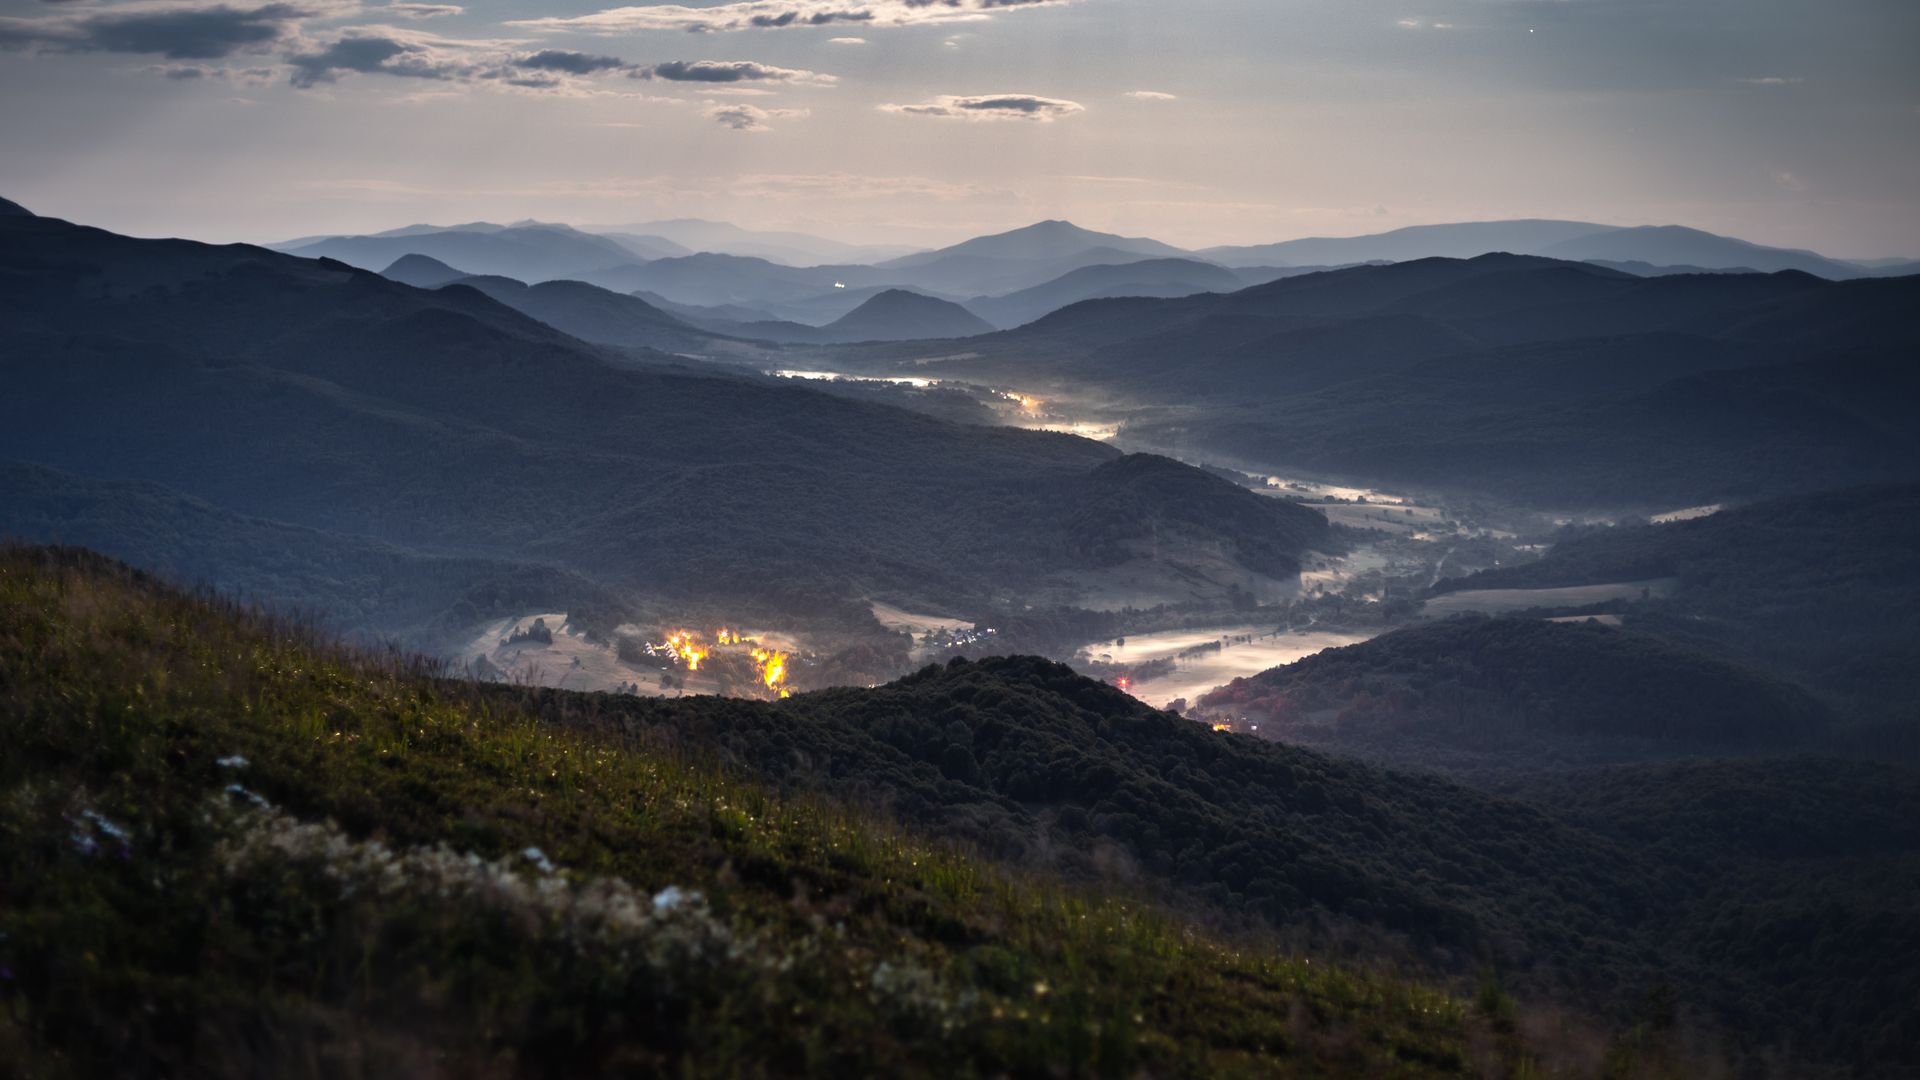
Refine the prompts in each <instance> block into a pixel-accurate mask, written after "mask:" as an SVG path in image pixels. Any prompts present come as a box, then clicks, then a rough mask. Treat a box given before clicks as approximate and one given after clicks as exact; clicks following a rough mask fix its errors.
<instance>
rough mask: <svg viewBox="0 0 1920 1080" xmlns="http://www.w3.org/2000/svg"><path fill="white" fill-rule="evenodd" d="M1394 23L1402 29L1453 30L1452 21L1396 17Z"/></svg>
mask: <svg viewBox="0 0 1920 1080" xmlns="http://www.w3.org/2000/svg"><path fill="white" fill-rule="evenodd" d="M1393 25H1395V26H1397V27H1399V28H1400V29H1402V30H1451V29H1453V24H1452V23H1450V22H1430V21H1428V20H1426V19H1395V20H1393Z"/></svg>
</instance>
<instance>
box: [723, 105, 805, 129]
mask: <svg viewBox="0 0 1920 1080" xmlns="http://www.w3.org/2000/svg"><path fill="white" fill-rule="evenodd" d="M805 115H807V110H805V109H760V108H755V107H754V106H752V105H743V104H734V105H715V106H713V107H711V108H709V109H708V110H707V119H709V120H712V121H713V122H715V123H717V124H720V125H721V126H723V127H730V128H732V129H733V130H735V131H772V130H773V128H772V127H771V126H770V125H769V124H768V123H767V121H768V120H772V119H775V118H778V117H787V116H805Z"/></svg>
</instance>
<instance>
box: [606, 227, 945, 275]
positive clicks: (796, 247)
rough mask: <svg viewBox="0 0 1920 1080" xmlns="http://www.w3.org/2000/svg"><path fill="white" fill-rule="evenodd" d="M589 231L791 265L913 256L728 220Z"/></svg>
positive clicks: (905, 250) (896, 248) (893, 247)
mask: <svg viewBox="0 0 1920 1080" xmlns="http://www.w3.org/2000/svg"><path fill="white" fill-rule="evenodd" d="M584 228H585V229H586V231H588V232H595V233H601V234H603V235H609V236H624V235H629V234H635V233H638V234H644V235H647V236H652V237H657V238H661V239H665V240H668V241H671V242H673V243H675V244H678V245H679V246H681V247H683V248H685V249H687V250H683V251H679V252H675V254H677V255H687V254H692V253H694V252H707V253H710V254H715V255H746V256H751V257H753V258H759V259H765V260H767V261H769V262H776V263H784V264H786V265H788V266H819V265H822V264H826V263H841V264H849V263H876V262H880V261H881V260H884V259H894V258H899V257H901V256H903V255H909V254H912V253H913V250H914V249H912V248H909V247H904V246H901V245H897V244H848V243H842V242H841V241H838V240H829V239H826V238H825V237H820V236H809V235H808V234H806V233H797V232H778V231H772V232H770V231H765V230H755V229H743V228H741V227H740V226H738V225H734V224H731V223H729V222H725V221H703V220H701V219H699V218H676V219H674V220H671V221H648V222H643V223H641V224H638V225H587V226H584Z"/></svg>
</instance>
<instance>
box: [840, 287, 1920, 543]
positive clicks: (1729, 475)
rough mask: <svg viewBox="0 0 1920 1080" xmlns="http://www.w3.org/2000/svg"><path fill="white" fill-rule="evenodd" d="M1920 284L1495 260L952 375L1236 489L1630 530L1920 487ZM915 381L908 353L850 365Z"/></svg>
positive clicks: (952, 365) (1156, 321)
mask: <svg viewBox="0 0 1920 1080" xmlns="http://www.w3.org/2000/svg"><path fill="white" fill-rule="evenodd" d="M1917 308H1920V282H1916V281H1914V280H1913V279H1907V278H1896V279H1876V280H1859V281H1848V282H1829V281H1825V280H1823V279H1820V278H1817V277H1814V276H1812V275H1809V274H1802V273H1796V272H1786V273H1778V274H1710V275H1676V276H1665V277H1656V278H1644V277H1637V276H1634V275H1632V274H1627V273H1622V272H1620V271H1616V270H1609V269H1606V268H1602V267H1597V266H1593V265H1589V264H1586V263H1574V262H1566V261H1562V260H1554V259H1545V258H1541V257H1537V256H1520V255H1487V256H1481V257H1478V258H1474V259H1468V260H1452V259H1424V260H1418V261H1415V262H1405V263H1396V264H1391V265H1384V266H1356V267H1349V268H1346V269H1341V270H1334V271H1328V272H1324V273H1314V274H1306V275H1301V276H1296V277H1288V278H1284V279H1282V280H1279V281H1275V282H1272V283H1269V284H1266V285H1260V286H1255V287H1252V288H1248V289H1243V290H1240V291H1238V292H1233V293H1229V294H1225V295H1199V296H1189V297H1183V298H1178V299H1152V298H1121V299H1107V300H1092V301H1086V302H1083V303H1079V304H1074V305H1071V306H1069V307H1066V308H1064V309H1062V310H1059V311H1056V312H1054V313H1052V314H1050V315H1047V316H1045V317H1043V318H1041V319H1039V320H1037V321H1035V322H1033V323H1031V324H1028V325H1026V326H1022V327H1020V328H1019V329H1017V330H1012V331H1005V332H1002V333H999V334H991V335H985V336H982V337H979V338H975V339H971V340H969V341H968V343H967V349H966V352H967V354H968V355H967V357H965V358H961V359H955V360H949V361H943V362H942V365H941V369H942V371H943V372H945V373H946V374H948V375H949V376H950V377H956V378H974V379H977V380H980V381H983V382H988V383H990V384H992V383H998V384H1001V385H1018V386H1021V387H1022V388H1023V389H1025V390H1028V391H1031V392H1037V393H1041V394H1051V395H1053V396H1056V397H1067V398H1072V397H1075V396H1080V395H1085V396H1091V397H1093V398H1095V399H1101V400H1114V399H1118V400H1120V401H1122V402H1130V403H1132V405H1133V406H1135V407H1136V408H1137V409H1138V415H1137V416H1136V417H1135V418H1134V419H1132V420H1130V421H1129V422H1128V423H1127V424H1126V426H1125V428H1124V431H1123V435H1122V437H1123V439H1125V440H1127V441H1128V442H1129V445H1131V446H1133V447H1136V448H1141V449H1153V450H1160V451H1167V452H1173V453H1177V454H1179V455H1181V456H1185V457H1189V458H1193V459H1199V460H1217V461H1222V462H1223V463H1226V464H1236V465H1242V466H1244V467H1245V468H1247V469H1248V470H1249V471H1254V470H1264V471H1269V472H1271V471H1276V470H1280V469H1298V470H1307V471H1309V472H1315V473H1320V474H1324V475H1328V476H1334V477H1352V478H1356V479H1367V480H1374V481H1386V482H1389V483H1401V484H1413V485H1426V486H1446V487H1461V486H1465V487H1469V488H1473V489H1477V490H1479V491H1483V492H1489V493H1492V494H1495V495H1498V496H1500V497H1503V498H1506V499H1509V500H1512V501H1516V502H1521V503H1525V504H1528V505H1534V506H1545V507H1564V508H1590V507H1594V506H1617V507H1643V508H1647V509H1648V510H1650V511H1658V510H1662V509H1670V508H1672V507H1675V506H1687V505H1695V504H1699V503H1705V502H1713V501H1717V500H1720V499H1724V498H1728V497H1753V496H1755V495H1761V494H1786V493H1791V492H1797V491H1808V490H1814V489H1818V488H1821V487H1832V486H1837V485H1846V484H1858V483H1867V482H1896V481H1905V480H1912V479H1916V478H1920V438H1916V436H1915V434H1914V430H1913V425H1911V424H1910V423H1909V422H1908V418H1909V417H1908V414H1909V411H1910V409H1911V407H1912V405H1913V404H1914V402H1915V401H1916V400H1920V386H1916V382H1915V380H1916V379H1920V372H1916V370H1915V369H1914V368H1913V367H1912V365H1911V364H1909V363H1907V362H1906V359H1907V357H1909V356H1910V355H1912V350H1913V349H1914V348H1916V347H1920V333H1917V332H1916V329H1915V328H1916V327H1920V321H1916V320H1915V318H1914V313H1915V311H1916V309H1917ZM848 355H849V359H850V360H851V361H852V362H854V363H858V364H860V365H862V366H863V367H864V368H866V369H867V370H879V371H889V370H894V371H900V370H906V369H907V366H908V365H912V367H913V370H916V371H923V370H924V369H923V368H921V367H920V366H919V365H918V364H917V361H918V360H920V359H921V357H920V356H919V355H918V354H917V353H913V352H907V351H905V350H898V351H889V350H888V349H887V348H886V347H884V346H876V347H872V348H868V349H865V350H861V351H859V352H856V353H850V354H848Z"/></svg>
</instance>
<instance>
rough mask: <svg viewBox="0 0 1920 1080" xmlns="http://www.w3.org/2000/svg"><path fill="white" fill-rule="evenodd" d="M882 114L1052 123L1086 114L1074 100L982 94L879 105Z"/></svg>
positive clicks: (1084, 107) (1021, 95)
mask: <svg viewBox="0 0 1920 1080" xmlns="http://www.w3.org/2000/svg"><path fill="white" fill-rule="evenodd" d="M880 111H881V112H890V113H897V114H900V115H902V116H937V117H942V118H945V119H949V120H1032V121H1035V122H1037V123H1051V122H1052V121H1053V120H1056V119H1058V118H1060V117H1063V116H1072V115H1073V114H1075V113H1080V112H1085V111H1086V106H1084V105H1082V104H1080V103H1079V102H1077V101H1061V100H1059V99H1057V98H1044V97H1036V96H1034V95H1032V94H983V95H979V96H975V97H960V96H956V95H953V94H943V95H941V96H940V97H937V98H934V99H933V100H931V101H924V102H921V103H920V104H918V105H882V106H880Z"/></svg>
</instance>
